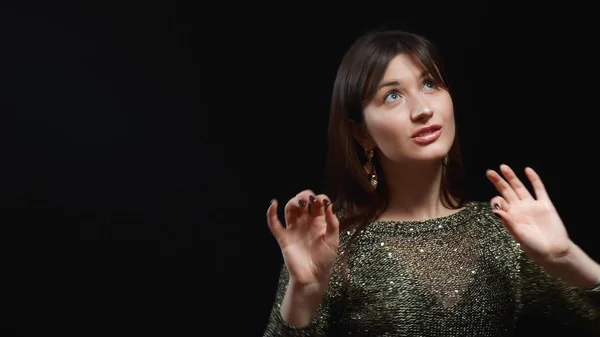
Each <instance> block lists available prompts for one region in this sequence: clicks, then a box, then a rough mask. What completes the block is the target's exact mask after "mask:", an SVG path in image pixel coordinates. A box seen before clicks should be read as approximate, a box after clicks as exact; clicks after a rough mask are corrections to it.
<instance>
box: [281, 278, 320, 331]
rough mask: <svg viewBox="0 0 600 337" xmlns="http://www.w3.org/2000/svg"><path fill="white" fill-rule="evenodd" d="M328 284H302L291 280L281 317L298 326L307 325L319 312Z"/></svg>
mask: <svg viewBox="0 0 600 337" xmlns="http://www.w3.org/2000/svg"><path fill="white" fill-rule="evenodd" d="M326 291H327V286H326V285H325V286H321V285H310V286H300V285H297V284H295V283H294V282H290V283H289V284H288V287H287V289H286V292H285V296H284V298H283V301H282V304H281V309H280V313H281V318H283V320H284V321H285V322H286V323H287V324H289V325H291V326H293V327H296V328H303V327H305V326H307V325H308V324H309V323H310V321H311V320H312V319H313V318H314V316H315V314H316V313H317V309H318V308H319V305H320V304H321V301H322V300H323V297H324V295H325V292H326Z"/></svg>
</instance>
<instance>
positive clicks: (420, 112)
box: [411, 98, 433, 121]
mask: <svg viewBox="0 0 600 337" xmlns="http://www.w3.org/2000/svg"><path fill="white" fill-rule="evenodd" d="M415 103H416V104H415V106H414V108H413V113H412V114H411V119H412V120H413V121H418V120H424V119H425V120H427V119H429V118H431V116H432V115H433V110H432V109H431V107H430V105H429V104H428V102H427V101H426V100H424V99H422V98H421V99H420V100H417V102H415Z"/></svg>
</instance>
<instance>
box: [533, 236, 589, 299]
mask: <svg viewBox="0 0 600 337" xmlns="http://www.w3.org/2000/svg"><path fill="white" fill-rule="evenodd" d="M544 268H546V269H547V270H548V271H549V272H550V273H552V274H554V275H556V276H557V277H560V278H562V279H563V280H565V281H566V282H567V283H569V284H571V285H572V286H575V287H578V288H582V289H587V288H591V287H593V286H595V285H596V283H597V282H598V281H599V280H600V264H598V263H597V262H596V261H594V260H593V259H592V258H591V257H590V256H589V255H587V254H586V253H585V252H584V251H583V250H582V249H581V248H580V247H579V246H578V245H576V244H575V243H572V246H571V248H570V249H569V253H568V254H566V255H565V256H564V257H562V258H560V260H558V261H553V262H552V263H548V264H545V265H544Z"/></svg>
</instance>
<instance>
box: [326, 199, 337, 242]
mask: <svg viewBox="0 0 600 337" xmlns="http://www.w3.org/2000/svg"><path fill="white" fill-rule="evenodd" d="M326 200H327V201H329V199H326ZM325 221H326V222H327V229H326V230H325V237H327V238H328V239H329V240H339V235H340V222H339V220H338V218H337V216H336V215H335V213H334V212H333V205H332V204H331V202H329V203H328V205H327V206H325Z"/></svg>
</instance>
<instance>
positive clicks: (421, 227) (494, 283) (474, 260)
mask: <svg viewBox="0 0 600 337" xmlns="http://www.w3.org/2000/svg"><path fill="white" fill-rule="evenodd" d="M354 228H355V227H350V228H349V229H347V230H344V231H343V232H341V233H340V238H341V240H340V254H339V255H338V260H337V262H336V265H335V269H334V274H333V276H332V278H331V279H330V283H329V288H328V291H327V293H326V295H325V297H324V299H323V301H322V302H321V305H320V307H319V309H318V313H317V315H316V316H315V318H314V319H313V320H312V322H311V323H310V325H309V326H307V327H304V328H295V327H291V326H288V325H287V324H286V323H285V322H284V321H283V320H282V318H281V315H280V312H279V308H280V305H281V301H282V300H283V295H284V293H285V289H286V285H287V281H288V274H287V270H286V268H285V265H284V266H283V268H282V269H281V273H280V279H279V283H278V287H277V290H276V293H275V299H274V303H273V308H272V310H271V313H270V316H269V317H268V321H267V324H266V328H265V331H264V336H265V337H266V336H357V337H358V336H379V337H381V336H480V337H488V336H514V335H515V333H516V332H518V331H519V330H518V328H519V325H520V324H523V322H528V321H529V322H533V323H532V324H533V325H534V328H535V329H537V328H538V327H539V328H540V329H541V328H543V327H546V328H548V327H550V326H552V324H554V325H555V326H556V327H557V328H561V329H564V330H560V331H569V333H570V334H569V336H582V335H584V333H587V334H586V335H589V336H600V287H598V286H597V287H595V288H593V289H586V290H579V289H577V288H574V287H570V286H568V285H567V284H566V283H564V282H562V280H559V279H557V278H555V277H553V276H551V275H550V274H548V273H546V272H545V271H544V270H543V269H541V268H540V267H538V266H537V265H536V264H534V263H533V262H532V261H531V260H529V258H528V257H527V255H525V254H524V253H523V252H522V250H521V249H520V247H519V245H518V244H517V243H516V241H515V240H514V239H513V238H512V237H511V236H510V234H509V233H508V232H507V231H506V229H505V228H504V226H503V224H502V222H501V221H500V219H499V218H498V217H497V216H496V215H495V214H493V213H492V212H491V208H490V206H489V204H488V203H482V202H469V203H467V204H466V205H465V208H464V209H462V210H460V211H458V212H457V213H454V214H452V215H449V216H446V217H441V218H437V219H431V220H425V221H406V222H399V221H375V222H373V223H371V224H369V225H368V226H367V227H366V229H365V230H364V231H363V232H362V233H360V234H359V235H358V237H357V239H356V241H354V243H353V244H352V246H351V250H350V256H349V262H348V267H349V274H348V275H349V284H350V290H351V291H350V295H351V296H349V291H348V290H349V288H348V286H347V284H348V283H346V282H345V281H344V279H343V276H342V268H341V267H342V263H343V259H341V257H342V255H343V253H342V252H343V251H344V248H345V245H346V244H347V242H348V239H349V237H350V236H351V235H352V233H353V230H354ZM542 324H543V326H542ZM535 325H538V327H535ZM553 329H554V328H553ZM540 331H541V330H540ZM554 331H559V330H556V329H554Z"/></svg>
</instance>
